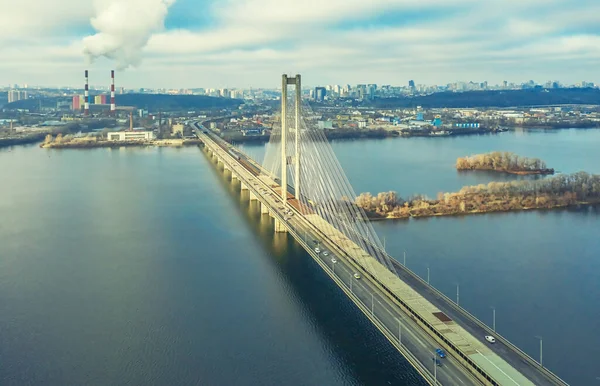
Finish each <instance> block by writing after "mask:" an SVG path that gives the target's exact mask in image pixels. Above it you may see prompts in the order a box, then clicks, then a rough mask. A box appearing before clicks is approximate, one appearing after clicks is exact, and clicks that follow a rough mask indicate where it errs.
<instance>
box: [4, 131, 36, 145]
mask: <svg viewBox="0 0 600 386" xmlns="http://www.w3.org/2000/svg"><path fill="white" fill-rule="evenodd" d="M45 136H46V133H38V134H32V135H27V136H22V137H7V138H0V147H9V146H15V145H27V144H32V143H36V142H40V141H43V140H44V137H45Z"/></svg>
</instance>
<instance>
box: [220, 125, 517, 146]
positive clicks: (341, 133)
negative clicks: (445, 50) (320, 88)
mask: <svg viewBox="0 0 600 386" xmlns="http://www.w3.org/2000/svg"><path fill="white" fill-rule="evenodd" d="M503 131H506V129H491V128H480V129H448V130H442V131H431V130H384V129H375V130H369V129H364V130H347V129H331V130H325V131H324V132H325V137H326V138H327V139H371V138H394V137H403V138H411V137H431V138H439V137H455V136H466V135H484V134H496V133H500V132H503ZM222 138H223V139H224V140H226V141H227V142H230V143H251V142H258V143H260V142H263V143H264V142H269V139H270V135H247V136H244V135H234V134H228V133H225V134H224V135H223V137H222Z"/></svg>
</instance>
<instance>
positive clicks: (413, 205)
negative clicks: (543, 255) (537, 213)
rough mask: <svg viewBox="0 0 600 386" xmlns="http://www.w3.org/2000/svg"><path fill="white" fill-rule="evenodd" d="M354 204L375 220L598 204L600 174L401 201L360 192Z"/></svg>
mask: <svg viewBox="0 0 600 386" xmlns="http://www.w3.org/2000/svg"><path fill="white" fill-rule="evenodd" d="M355 204H356V205H357V206H359V207H360V208H362V209H364V210H365V212H366V214H367V217H368V218H370V219H374V220H375V219H386V218H387V219H396V218H409V217H430V216H445V215H465V214H474V213H488V212H505V211H515V210H528V209H550V208H560V207H567V206H574V205H590V204H600V175H595V174H588V173H585V172H578V173H574V174H559V175H557V176H553V177H548V178H544V179H540V180H532V181H529V180H527V181H510V182H490V183H489V184H487V185H484V184H481V185H477V186H466V187H464V188H462V189H461V190H460V191H459V192H455V193H440V194H438V198H437V199H435V200H432V199H428V198H426V197H424V196H414V197H411V198H409V199H407V200H404V199H403V198H401V197H399V196H398V194H397V193H396V192H384V193H379V194H378V195H376V196H373V195H371V194H370V193H362V194H360V195H359V196H358V197H357V198H356V200H355Z"/></svg>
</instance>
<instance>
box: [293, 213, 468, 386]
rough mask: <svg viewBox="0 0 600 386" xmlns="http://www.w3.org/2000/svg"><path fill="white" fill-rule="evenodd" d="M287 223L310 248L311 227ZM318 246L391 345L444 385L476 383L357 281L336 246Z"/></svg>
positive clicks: (395, 308) (397, 310)
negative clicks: (400, 348)
mask: <svg viewBox="0 0 600 386" xmlns="http://www.w3.org/2000/svg"><path fill="white" fill-rule="evenodd" d="M289 222H290V224H295V225H296V226H297V227H299V228H298V233H299V234H302V233H300V232H303V231H304V232H305V234H306V236H307V238H308V239H307V240H306V242H307V243H308V244H309V245H310V244H311V243H312V240H313V239H312V238H313V237H314V239H317V240H318V236H316V235H314V234H312V233H311V231H310V228H306V227H303V226H302V224H298V223H299V222H301V221H298V220H295V219H290V220H289ZM319 245H320V248H321V249H323V248H325V250H327V251H328V252H330V254H329V255H328V256H324V255H323V251H321V253H320V254H318V256H319V259H320V260H321V262H322V263H323V264H324V265H326V266H327V267H328V269H329V270H330V272H331V273H332V274H334V275H335V276H336V277H337V278H338V279H340V280H341V281H342V282H343V283H344V286H345V288H346V289H348V290H350V292H351V293H352V294H354V295H355V296H356V297H357V298H358V299H359V300H360V301H361V303H363V305H365V307H366V308H367V309H371V310H372V313H371V316H372V317H374V318H376V319H377V320H378V321H379V322H381V323H382V324H383V325H384V326H385V327H384V328H385V329H386V330H387V332H388V333H389V334H390V335H391V336H393V337H394V343H401V344H402V345H403V346H404V347H405V348H407V349H408V350H409V351H410V352H411V353H412V354H413V356H414V357H416V359H417V360H418V361H419V362H420V363H421V364H422V365H423V366H424V367H425V368H427V369H428V370H429V371H430V372H431V373H432V374H434V373H435V374H436V377H437V380H438V382H440V383H441V384H443V385H473V384H478V383H479V382H478V381H477V380H476V379H475V378H473V377H472V376H471V375H470V374H468V373H467V372H466V371H465V369H464V367H463V366H462V365H461V364H460V363H459V362H458V361H456V360H455V359H454V358H452V357H451V356H447V357H446V358H444V359H441V358H439V357H438V356H437V354H436V353H435V349H436V348H438V347H439V345H437V343H436V342H435V340H434V339H433V338H432V337H431V336H429V335H428V334H427V333H425V332H424V331H423V329H422V328H421V327H419V326H418V325H417V324H416V322H415V321H413V320H412V319H411V318H410V317H409V316H408V315H407V314H405V313H404V312H403V311H402V310H401V309H400V308H399V307H398V306H397V305H395V304H394V303H393V302H391V300H390V299H389V297H388V296H386V295H384V294H382V293H381V292H379V290H378V289H377V288H376V287H375V285H374V284H373V283H371V282H370V280H369V279H368V278H367V277H366V276H365V275H362V274H361V278H360V279H355V278H354V273H356V272H357V270H356V269H355V268H354V267H353V265H352V264H351V263H350V262H349V261H348V260H347V259H346V258H345V257H344V256H343V254H337V253H333V251H335V246H333V245H329V243H328V242H327V241H325V242H322V243H319ZM315 254H316V253H315ZM313 258H314V255H313ZM332 258H335V259H336V261H337V262H336V263H333V262H332ZM400 330H402V331H400ZM388 338H389V337H388ZM434 358H435V359H439V361H440V362H441V363H442V366H441V367H439V366H436V365H435V362H434Z"/></svg>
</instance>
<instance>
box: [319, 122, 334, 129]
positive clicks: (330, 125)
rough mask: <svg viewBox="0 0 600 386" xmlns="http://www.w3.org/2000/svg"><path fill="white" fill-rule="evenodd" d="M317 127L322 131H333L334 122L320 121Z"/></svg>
mask: <svg viewBox="0 0 600 386" xmlns="http://www.w3.org/2000/svg"><path fill="white" fill-rule="evenodd" d="M317 127H318V128H319V129H321V130H325V129H327V130H331V129H333V122H332V121H318V122H317Z"/></svg>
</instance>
